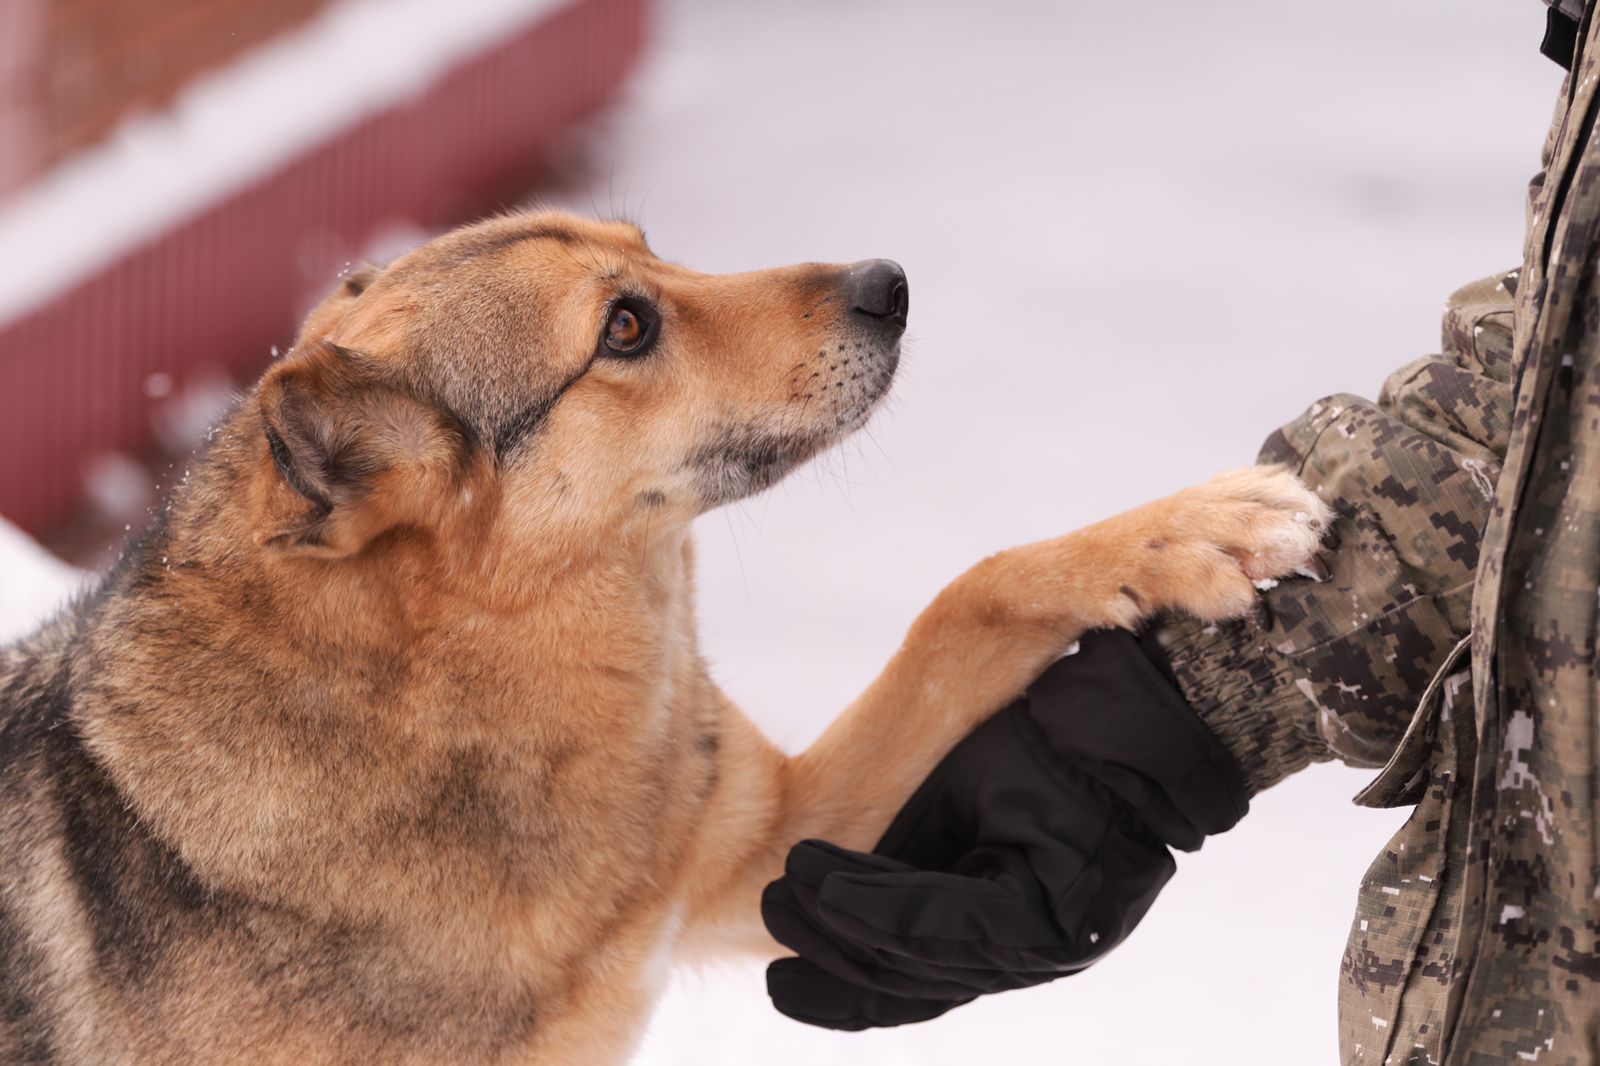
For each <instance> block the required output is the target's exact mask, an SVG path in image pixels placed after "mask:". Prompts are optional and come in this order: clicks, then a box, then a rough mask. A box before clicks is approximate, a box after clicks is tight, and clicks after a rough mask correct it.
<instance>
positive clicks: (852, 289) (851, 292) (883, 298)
mask: <svg viewBox="0 0 1600 1066" xmlns="http://www.w3.org/2000/svg"><path fill="white" fill-rule="evenodd" d="M845 295H846V297H847V298H848V299H849V301H850V311H851V313H852V314H858V315H865V316H866V317H868V318H874V319H878V320H880V321H882V322H885V323H888V324H891V325H894V326H898V327H899V328H900V329H904V328H905V325H906V312H907V311H908V310H910V307H911V290H910V288H909V287H908V286H907V285H906V272H905V271H904V270H903V269H902V268H901V266H900V264H899V263H896V262H895V261H894V260H892V259H868V260H866V261H864V262H860V263H857V264H855V265H854V266H852V267H851V268H850V271H849V273H848V274H847V275H846V276H845Z"/></svg>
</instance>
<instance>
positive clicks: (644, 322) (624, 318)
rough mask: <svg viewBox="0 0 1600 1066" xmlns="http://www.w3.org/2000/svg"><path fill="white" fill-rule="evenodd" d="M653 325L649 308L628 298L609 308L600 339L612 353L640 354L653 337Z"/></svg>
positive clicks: (653, 318)
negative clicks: (609, 313)
mask: <svg viewBox="0 0 1600 1066" xmlns="http://www.w3.org/2000/svg"><path fill="white" fill-rule="evenodd" d="M655 326H656V319H655V315H654V314H653V313H652V312H651V310H650V308H648V307H646V306H644V305H643V304H642V303H640V302H637V301H634V300H628V301H626V302H624V303H619V304H617V305H616V306H615V307H613V308H612V309H611V317H610V318H608V319H606V330H605V333H604V335H603V336H602V338H601V340H602V342H603V343H604V344H605V347H606V351H607V352H609V353H611V354H612V355H627V356H637V355H642V354H644V351H645V349H646V348H648V347H649V346H650V342H651V341H653V340H654V339H655V332H656V331H655Z"/></svg>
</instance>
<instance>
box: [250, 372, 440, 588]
mask: <svg viewBox="0 0 1600 1066" xmlns="http://www.w3.org/2000/svg"><path fill="white" fill-rule="evenodd" d="M257 396H258V400H259V404H260V412H261V426H262V438H263V443H262V456H261V465H260V467H259V469H258V471H257V477H256V485H255V488H254V492H253V496H254V501H253V514H252V517H253V524H254V527H255V540H256V543H257V544H260V545H263V546H265V547H270V548H273V549H275V550H279V551H284V552H288V553H292V554H302V555H313V556H320V557H323V558H339V557H343V556H348V555H353V554H355V553H357V552H359V551H361V550H362V549H363V548H364V547H366V546H367V545H368V544H369V543H371V542H372V540H373V539H375V538H376V537H378V536H379V535H381V534H383V533H385V532H387V531H389V530H391V529H394V528H396V527H398V526H411V527H417V528H426V527H430V526H433V525H436V524H438V523H439V522H441V521H443V520H444V518H445V515H446V512H447V510H448V508H449V506H450V504H449V501H451V500H453V499H455V498H456V495H457V494H456V492H455V491H454V489H455V482H456V481H457V480H458V479H459V478H460V477H461V476H463V473H464V471H465V470H466V468H467V465H468V460H469V458H470V445H469V442H468V440H467V434H466V431H465V430H464V429H463V427H461V426H460V425H458V424H456V422H455V421H454V420H453V419H451V418H450V417H449V416H448V415H446V414H444V413H442V412H440V411H438V410H436V409H434V408H432V407H430V406H429V405H427V404H424V403H423V402H422V401H420V400H418V399H417V398H415V397H414V396H411V395H409V394H407V393H405V392H403V391H401V390H400V389H397V388H395V387H393V386H391V385H388V384H385V383H383V382H381V381H378V380H375V378H374V376H373V374H372V372H371V370H370V367H368V366H364V365H363V360H362V359H361V358H360V357H358V356H356V355H355V354H354V353H351V352H348V351H346V350H344V349H342V348H339V347H338V346H337V345H334V344H330V343H327V342H319V343H313V344H311V345H309V346H307V347H306V348H305V349H304V350H299V349H297V350H296V351H295V352H293V353H292V354H291V355H290V356H289V357H288V358H286V359H284V360H283V361H282V362H280V363H278V364H277V365H275V366H274V367H272V369H271V370H269V371H268V372H267V374H266V377H264V378H263V379H262V382H261V386H260V389H259V391H258V393H257Z"/></svg>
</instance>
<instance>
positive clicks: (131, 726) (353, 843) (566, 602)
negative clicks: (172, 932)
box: [80, 416, 710, 912]
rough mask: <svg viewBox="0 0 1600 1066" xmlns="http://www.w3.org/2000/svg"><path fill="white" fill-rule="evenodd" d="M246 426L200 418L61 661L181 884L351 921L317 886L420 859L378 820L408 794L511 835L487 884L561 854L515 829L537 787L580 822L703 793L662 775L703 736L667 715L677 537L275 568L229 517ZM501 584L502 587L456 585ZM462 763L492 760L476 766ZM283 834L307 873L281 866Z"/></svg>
mask: <svg viewBox="0 0 1600 1066" xmlns="http://www.w3.org/2000/svg"><path fill="white" fill-rule="evenodd" d="M250 428H251V427H250V426H249V424H248V422H247V421H245V420H242V419H241V418H239V417H237V416H236V417H235V418H234V419H233V420H232V421H231V422H230V423H229V424H228V425H227V427H225V429H224V431H223V432H222V433H221V434H219V437H218V440H217V443H216V445H215V446H214V448H213V449H212V451H211V453H210V455H209V456H208V457H207V458H206V459H205V460H203V461H202V462H200V463H199V464H198V466H197V467H196V469H195V470H194V471H193V473H192V474H191V476H190V477H189V478H188V486H187V488H186V489H185V490H184V492H183V493H182V494H180V495H179V496H177V497H175V498H174V500H173V504H172V507H171V509H170V518H169V520H168V522H167V524H166V526H165V528H160V529H157V530H155V531H154V532H153V534H152V536H151V538H150V539H149V540H148V541H147V543H146V544H145V546H144V547H143V548H142V549H140V550H139V552H138V553H137V554H136V556H135V557H133V558H132V559H130V560H129V562H128V563H127V564H126V565H125V567H124V568H123V569H122V571H121V573H119V574H117V575H115V576H114V577H113V578H112V584H111V587H110V590H109V592H110V594H109V595H108V596H106V597H105V598H104V600H103V601H102V603H101V604H100V606H99V607H98V608H97V609H96V611H95V613H94V616H93V618H92V620H90V621H89V623H88V631H87V633H86V634H85V635H84V640H85V642H86V650H87V652H88V654H87V655H86V656H84V657H82V659H81V664H82V665H81V669H83V670H84V672H85V676H84V678H83V681H84V683H85V685H86V686H87V691H89V692H91V694H92V698H91V699H90V700H89V701H88V702H87V703H86V705H85V709H84V711H83V714H82V719H81V721H80V727H81V728H82V729H83V732H84V735H85V737H86V740H87V741H88V743H89V745H90V747H91V749H92V750H94V751H95V752H96V753H97V754H98V755H99V756H100V757H101V759H102V760H103V761H104V762H105V764H106V765H107V767H108V769H109V770H110V772H111V773H112V775H113V778H114V779H115V780H116V781H117V782H118V784H119V786H120V787H121V788H122V789H123V790H124V791H125V792H126V793H127V794H128V795H129V798H130V801H131V802H132V803H133V804H134V805H135V806H136V808H137V809H138V811H139V813H140V815H141V817H142V818H143V819H144V820H145V821H146V822H147V823H148V824H150V825H151V826H152V827H154V828H155V829H156V830H157V831H158V832H160V833H162V835H163V836H165V837H166V838H167V839H168V840H169V841H171V842H172V843H173V844H174V846H175V847H177V848H178V849H179V850H180V852H182V853H183V854H184V856H185V858H186V859H188V860H189V861H190V862H191V863H193V864H194V865H195V866H196V867H197V868H198V869H200V870H201V871H202V872H203V873H204V874H207V875H210V876H212V877H213V879H214V880H216V881H217V882H220V883H222V884H223V885H226V886H231V887H236V888H243V889H244V890H246V891H255V890H257V889H259V887H260V886H262V885H274V886H280V887H281V888H282V890H283V891H284V892H285V893H286V894H287V895H288V896H289V897H292V899H291V901H292V902H295V903H297V904H300V905H308V906H323V905H326V906H327V907H329V908H330V909H331V910H332V911H334V912H342V911H343V910H345V909H348V908H349V907H368V906H373V905H374V904H372V903H371V901H369V900H366V899H365V898H364V897H363V896H362V893H361V892H360V891H359V890H358V889H359V885H357V884H356V883H355V882H354V881H351V882H350V883H348V884H347V883H345V882H344V881H342V880H341V878H342V876H343V875H342V874H341V872H340V871H342V870H344V869H346V867H347V865H348V863H349V862H350V861H353V860H351V859H350V856H351V855H361V854H363V853H365V854H366V856H367V858H366V861H368V862H370V861H371V859H370V851H369V850H368V849H369V848H371V847H388V848H390V849H391V850H393V851H394V852H395V854H396V860H395V861H397V862H405V861H409V862H416V863H426V862H432V861H434V859H433V858H432V857H431V856H424V855H410V856H408V855H406V854H405V846H406V845H405V842H404V841H401V842H400V843H398V844H383V843H382V842H383V841H384V838H385V837H386V836H393V835H394V828H393V826H392V824H388V825H387V828H385V825H386V824H387V823H386V820H388V822H390V823H392V820H393V818H394V817H395V816H396V812H410V811H426V810H428V809H430V806H429V805H430V804H435V805H436V803H437V797H434V798H431V799H430V795H431V793H430V791H429V790H433V791H437V790H438V789H440V788H443V787H446V786H445V785H444V784H441V782H446V783H448V782H449V781H450V780H451V779H452V775H453V774H456V773H458V772H460V771H459V768H460V767H463V766H471V767H473V771H472V788H473V789H474V790H476V791H475V792H474V795H476V796H480V797H488V799H487V800H485V801H484V802H485V803H487V804H489V805H491V806H493V807H494V809H493V810H491V811H488V812H487V813H485V812H484V811H476V812H473V814H472V816H473V817H476V818H480V819H481V818H490V819H491V820H493V819H496V818H501V819H504V822H505V824H508V825H514V826H518V827H519V829H518V831H517V832H509V831H508V833H507V834H506V839H504V840H497V841H495V842H493V844H492V847H493V848H494V849H495V850H496V852H497V854H499V853H502V852H503V853H504V854H502V855H501V858H502V859H503V860H504V861H505V862H506V863H507V867H506V868H507V869H511V870H520V869H522V868H523V866H522V865H521V864H526V867H527V869H529V870H532V869H536V868H538V867H539V865H540V864H541V863H549V862H551V861H558V862H567V863H568V864H569V865H571V863H573V862H575V861H576V860H574V859H572V857H571V856H570V855H568V854H567V852H566V849H567V848H569V847H573V846H575V844H574V843H573V842H572V841H569V840H567V838H566V837H565V836H563V835H562V833H561V832H559V831H558V830H557V829H556V828H552V827H550V826H542V825H540V824H539V823H540V819H541V818H542V817H543V814H542V813H541V809H540V807H539V805H538V797H539V796H540V795H541V794H547V790H548V789H550V788H552V787H556V786H557V784H558V783H559V785H560V787H563V788H568V789H571V790H573V791H575V792H577V793H578V794H579V795H580V796H581V797H583V799H582V800H581V802H583V803H586V804H588V805H589V806H588V809H589V810H591V812H597V813H596V814H595V816H596V817H597V818H599V817H601V815H600V813H598V812H602V811H603V810H604V808H605V805H606V804H607V803H608V802H612V801H611V800H610V799H609V798H608V797H609V796H610V795H611V794H613V793H617V794H623V795H626V794H630V789H631V794H638V791H637V790H638V789H639V788H641V787H643V788H647V789H654V790H656V791H658V792H659V791H661V790H664V789H671V790H674V791H677V790H689V791H691V792H692V791H693V790H694V789H696V788H700V787H702V786H701V784H700V783H697V782H696V781H691V780H682V781H680V780H678V779H676V778H674V779H672V780H667V779H665V778H662V777H661V775H662V774H667V773H671V774H678V775H681V774H682V773H683V772H684V771H683V770H682V769H681V768H682V767H684V766H685V765H689V764H688V763H686V762H685V760H683V759H681V758H668V757H666V753H667V752H668V751H669V750H671V751H682V750H689V749H692V748H693V747H694V745H695V743H696V741H697V731H699V730H703V728H704V725H703V723H699V722H697V721H694V720H692V719H693V715H692V713H691V709H692V708H695V707H703V706H705V704H706V700H705V698H704V688H705V686H706V685H707V684H708V683H707V682H706V681H705V677H704V670H703V666H702V664H701V662H700V659H699V655H698V652H697V650H696V646H695V641H694V628H693V603H692V593H691V571H692V562H691V552H690V545H689V541H688V538H687V532H686V531H685V530H678V531H676V532H666V533H663V532H662V531H660V530H658V531H656V532H655V533H654V534H652V536H651V537H650V539H648V540H645V541H641V542H637V543H626V542H625V543H620V544H617V545H614V546H606V545H591V546H589V548H588V550H587V551H584V552H578V551H576V550H575V551H573V552H571V553H568V554H566V555H565V556H564V557H563V558H562V559H561V561H560V563H559V564H558V565H545V566H544V568H543V569H542V570H537V571H533V572H528V571H526V570H522V571H516V572H514V573H511V574H507V573H505V572H503V571H502V572H501V573H499V574H495V573H492V572H491V571H492V570H493V569H494V566H492V565H490V566H489V567H488V569H487V570H486V569H485V566H486V563H485V559H484V558H483V557H478V558H473V559H467V560H463V559H458V558H450V557H448V556H446V555H444V554H442V553H441V552H440V550H439V548H438V547H437V546H436V545H435V544H433V543H431V542H429V541H428V540H427V539H426V538H422V537H413V536H410V535H408V534H405V533H397V534H395V535H394V536H393V537H391V538H389V539H388V541H387V542H386V543H383V544H378V545H374V550H373V551H371V552H368V553H364V554H363V555H362V556H361V557H359V558H356V559H348V560H330V561H318V560H286V559H283V558H281V557H275V556H274V555H273V554H272V549H271V548H269V547H260V546H257V545H256V544H255V543H254V542H253V541H252V540H251V539H250V537H249V535H248V529H247V528H246V525H247V522H248V517H247V516H246V515H245V514H244V513H243V508H242V507H240V506H232V508H231V509H230V503H229V501H230V500H231V499H235V498H237V497H238V496H240V495H242V494H241V493H239V492H238V491H237V487H238V485H239V484H240V483H241V479H242V478H244V477H246V476H248V473H249V471H250V470H252V469H254V466H255V464H258V463H259V459H260V451H259V447H260V446H259V441H258V440H255V439H254V438H252V436H251V433H250ZM488 562H489V563H490V564H498V565H499V566H502V567H511V566H515V565H519V561H518V560H514V559H500V560H488ZM510 578H515V579H517V584H516V586H515V592H516V595H515V596H508V597H496V596H492V595H486V594H485V590H484V589H483V588H482V587H481V584H480V583H481V582H483V581H485V580H489V581H496V582H502V581H506V580H508V579H510ZM519 602H522V603H525V606H524V607H523V608H522V609H518V610H508V609H505V608H506V607H507V605H508V604H516V603H519ZM580 618H581V619H582V624H581V625H579V624H577V622H578V619H580ZM574 632H581V633H583V634H585V638H584V640H583V641H582V642H581V643H579V642H576V641H574V640H573V639H572V636H571V634H572V633H574ZM236 737H240V738H242V737H249V738H250V739H249V741H248V743H249V745H250V746H251V747H250V749H249V750H242V746H241V744H242V742H240V741H236V740H235V738H236ZM485 752H488V753H492V755H493V757H494V758H495V759H499V760H501V761H497V762H493V763H492V764H485V765H482V766H480V765H479V760H482V759H485V758H489V756H488V755H485V754H483V753H485ZM175 761H176V762H177V763H178V764H180V765H183V766H184V767H185V773H184V774H181V775H178V776H177V777H175V776H174V775H173V774H172V773H171V772H170V766H171V765H172V764H173V763H174V762H175ZM702 764H704V765H702ZM376 767H384V768H385V770H384V776H383V777H381V778H380V777H374V776H373V774H374V773H375V772H376V771H375V768H376ZM693 767H694V768H693V770H692V772H693V773H695V774H702V773H709V772H710V771H709V762H708V761H707V760H698V761H695V762H694V763H693ZM619 783H620V784H627V785H628V786H630V787H629V788H621V789H618V788H614V786H615V785H617V784H619ZM191 784H192V786H193V787H190V785H191ZM541 790H545V791H544V792H543V793H542V792H541ZM618 817H619V821H620V820H622V819H625V818H626V819H631V821H630V822H629V824H628V828H627V829H626V830H625V831H626V832H640V833H643V834H646V835H647V836H648V835H650V834H654V835H655V836H657V837H660V839H661V840H662V841H665V842H670V840H672V839H674V835H673V834H670V833H665V832H664V831H662V830H661V829H660V827H652V826H650V825H648V824H647V823H648V820H647V819H641V817H640V815H639V813H638V812H626V814H623V813H620V812H619V815H618ZM524 829H525V830H526V833H525V832H524ZM308 833H309V834H313V835H315V836H316V837H317V838H318V840H317V841H316V848H317V849H318V850H321V852H322V853H323V855H324V860H323V862H322V864H321V865H320V866H317V865H312V866H310V867H306V863H305V858H304V857H305V854H306V841H305V837H306V834H308ZM528 833H531V834H532V836H528V835H526V834H528ZM322 838H325V839H322ZM418 839H419V841H421V840H422V837H421V835H419V838H418ZM291 840H292V841H294V846H293V847H288V846H284V845H286V843H287V842H288V841H291ZM416 846H417V847H419V848H420V847H423V844H422V843H418V844H417V845H416ZM486 846H491V845H486ZM643 846H644V845H643V844H641V847H643ZM652 846H653V845H652ZM291 855H292V856H295V859H294V863H295V864H297V867H296V868H295V869H288V868H287V865H286V864H287V862H288V860H287V858H285V857H286V856H291ZM563 856H565V858H563ZM352 869H355V868H354V867H352ZM350 876H351V877H352V878H354V877H356V876H358V875H357V874H354V873H352V874H351V875H350ZM528 876H530V877H531V876H533V875H532V874H529V875H528Z"/></svg>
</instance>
